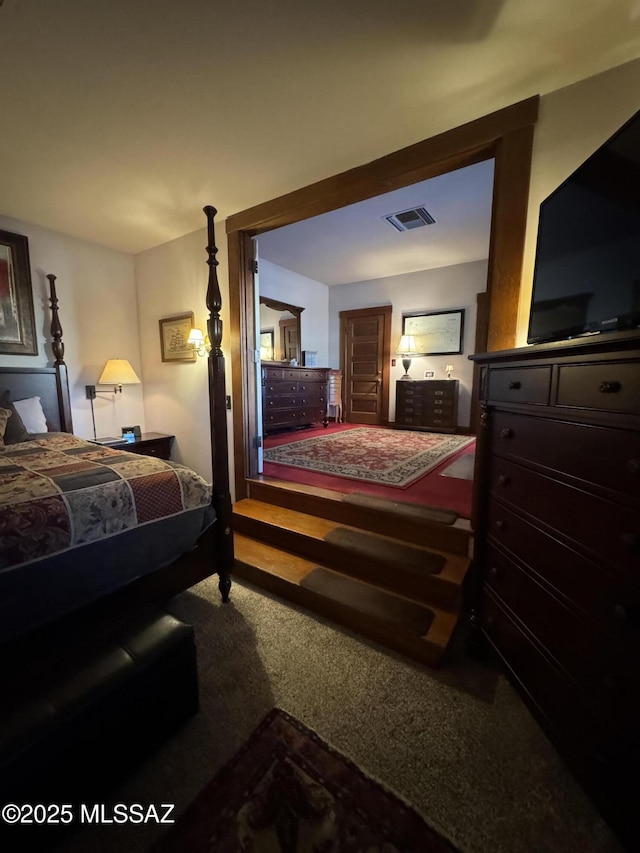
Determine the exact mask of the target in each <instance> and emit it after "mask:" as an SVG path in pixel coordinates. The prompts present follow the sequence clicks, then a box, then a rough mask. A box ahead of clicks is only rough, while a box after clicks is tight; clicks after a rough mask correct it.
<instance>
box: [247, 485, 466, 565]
mask: <svg viewBox="0 0 640 853" xmlns="http://www.w3.org/2000/svg"><path fill="white" fill-rule="evenodd" d="M248 486H249V497H251V498H253V499H255V500H260V501H263V502H264V503H271V504H274V505H276V506H282V507H285V508H287V509H295V510H298V511H299V512H304V513H307V514H308V515H315V516H318V517H321V518H328V519H330V520H331V521H339V522H340V523H341V524H348V525H350V526H351V527H360V528H362V529H363V530H372V531H377V532H380V531H384V532H385V534H386V535H387V536H392V537H393V538H395V539H403V540H404V541H405V542H413V543H414V544H415V545H424V546H426V547H431V548H437V549H438V550H440V551H446V552H447V553H449V554H460V555H461V556H463V557H467V556H469V553H470V540H471V537H472V532H471V526H470V523H469V521H468V520H467V519H458V520H457V521H453V522H449V523H447V521H446V516H445V512H447V511H443V510H438V509H434V510H432V511H431V512H427V511H426V507H420V506H418V505H417V504H408V503H403V502H402V501H392V500H386V499H383V498H370V499H369V500H368V505H367V506H363V505H361V504H360V503H358V502H357V501H358V498H357V496H354V495H349V494H344V493H343V492H336V491H335V490H332V489H322V488H317V487H315V486H306V485H303V484H300V483H287V482H285V481H284V480H276V479H272V478H264V477H263V478H262V479H260V480H249V481H248ZM363 497H364V496H363Z"/></svg>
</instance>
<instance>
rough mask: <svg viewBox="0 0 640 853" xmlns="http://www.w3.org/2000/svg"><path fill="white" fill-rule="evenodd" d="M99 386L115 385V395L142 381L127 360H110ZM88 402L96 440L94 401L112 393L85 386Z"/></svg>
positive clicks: (101, 375)
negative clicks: (124, 386)
mask: <svg viewBox="0 0 640 853" xmlns="http://www.w3.org/2000/svg"><path fill="white" fill-rule="evenodd" d="M98 385H113V393H114V394H122V386H123V385H140V379H139V378H138V374H137V373H136V372H135V370H134V369H133V367H131V365H130V364H129V362H128V361H127V359H126V358H110V359H109V361H107V363H106V364H105V366H104V370H103V371H102V373H101V374H100V379H98ZM85 390H86V394H87V400H89V401H90V402H91V421H92V423H93V437H94V439H95V438H96V418H95V413H94V411H93V401H94V400H95V398H96V394H111V391H96V386H95V385H85Z"/></svg>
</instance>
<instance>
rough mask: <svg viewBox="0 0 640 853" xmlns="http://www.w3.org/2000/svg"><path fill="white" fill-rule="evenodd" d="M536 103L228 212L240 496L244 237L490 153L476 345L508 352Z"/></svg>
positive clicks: (245, 453)
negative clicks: (481, 320) (481, 322)
mask: <svg viewBox="0 0 640 853" xmlns="http://www.w3.org/2000/svg"><path fill="white" fill-rule="evenodd" d="M539 101H540V98H539V96H538V95H536V96H534V97H532V98H527V99H526V100H524V101H519V102H518V103H516V104H513V105H512V106H510V107H505V108H504V109H502V110H498V111H497V112H494V113H490V114H489V115H486V116H483V117H482V118H479V119H476V120H475V121H471V122H468V123H467V124H463V125H461V126H460V127H456V128H454V129H452V130H448V131H445V132H444V133H440V134H438V135H437V136H432V137H431V138H430V139H426V140H423V141H422V142H417V143H416V144H415V145H410V146H409V147H408V148H402V149H400V150H399V151H395V152H394V153H392V154H388V155H386V156H385V157H381V158H380V159H378V160H373V161H372V162H370V163H367V164H365V165H363V166H358V167H356V168H354V169H350V170H348V171H346V172H342V173H340V174H338V175H334V176H333V177H330V178H326V179H324V180H321V181H318V182H317V183H315V184H310V185H309V186H306V187H303V188H302V189H299V190H294V191H293V192H290V193H288V194H287V195H283V196H280V197H279V198H276V199H272V200H271V201H267V202H265V203H263V204H259V205H257V206H255V207H251V208H248V209H247V210H244V211H242V212H240V213H236V214H234V215H233V216H230V217H229V218H228V219H227V221H226V231H227V243H228V253H229V254H228V266H229V325H230V342H229V344H230V350H231V371H232V393H233V400H234V417H233V439H234V467H235V495H236V500H240V499H241V498H243V497H246V495H247V477H248V476H249V472H250V471H256V470H257V449H256V448H255V447H253V446H252V424H253V423H254V421H255V418H256V406H255V402H254V396H255V394H256V393H257V388H256V387H255V386H256V382H255V375H253V376H252V374H255V371H252V370H250V369H249V365H250V363H251V362H252V361H253V353H254V351H255V340H256V337H255V335H256V329H255V320H254V313H253V305H254V292H253V263H252V261H253V245H252V240H251V238H252V237H255V236H257V235H259V234H262V233H264V232H265V231H270V230H272V229H274V228H280V227H283V226H285V225H292V224H293V223H294V222H300V221H301V220H303V219H309V218H310V217H312V216H318V215H319V214H321V213H328V212H329V211H331V210H337V209H338V208H341V207H346V206H347V205H350V204H355V203H356V202H359V201H364V200H365V199H368V198H373V197H374V196H377V195H382V194H384V193H387V192H390V191H391V190H395V189H399V188H401V187H406V186H410V185H411V184H415V183H418V182H420V181H425V180H427V179H428V178H433V177H436V176H438V175H442V174H445V173H446V172H451V171H453V170H455V169H460V168H462V167H463V166H470V165H472V164H474V163H479V162H481V161H483V160H488V159H491V158H493V159H494V160H495V170H494V181H493V205H492V212H491V232H490V241H489V258H488V276H487V297H486V315H485V316H486V318H487V326H486V329H478V330H477V334H476V351H477V352H480V351H493V350H499V349H510V348H512V347H513V346H514V345H515V338H516V327H517V315H518V303H519V296H520V278H521V275H522V260H523V255H524V241H525V231H526V223H527V205H528V198H529V179H530V174H531V152H532V147H533V130H534V126H535V123H536V121H537V118H538V108H539ZM477 383H478V373H477V371H476V370H475V368H474V391H473V395H472V411H471V415H472V427H473V424H474V422H475V413H476V411H477V390H476V389H477Z"/></svg>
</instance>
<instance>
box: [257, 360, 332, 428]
mask: <svg viewBox="0 0 640 853" xmlns="http://www.w3.org/2000/svg"><path fill="white" fill-rule="evenodd" d="M328 372H329V371H328V368H325V367H276V366H273V367H271V366H268V367H267V366H265V365H263V367H262V425H263V431H264V432H265V433H267V432H269V431H271V430H276V429H283V428H284V427H301V426H309V425H310V424H313V423H318V422H320V421H322V422H323V424H324V425H325V426H327V424H328V421H327V374H328Z"/></svg>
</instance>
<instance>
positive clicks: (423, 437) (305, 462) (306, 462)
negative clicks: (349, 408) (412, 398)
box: [264, 427, 474, 489]
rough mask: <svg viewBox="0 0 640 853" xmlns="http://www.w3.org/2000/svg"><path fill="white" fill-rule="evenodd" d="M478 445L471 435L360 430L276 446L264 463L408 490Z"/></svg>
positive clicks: (269, 452) (267, 455)
mask: <svg viewBox="0 0 640 853" xmlns="http://www.w3.org/2000/svg"><path fill="white" fill-rule="evenodd" d="M473 440H474V439H473V437H472V436H471V437H470V436H468V435H443V434H442V433H432V432H413V431H409V430H398V429H367V428H366V427H360V428H356V429H349V430H345V431H344V432H336V433H332V434H330V435H322V436H317V437H315V438H304V439H302V440H301V441H293V442H291V443H289V444H280V445H278V446H277V447H271V448H269V449H267V450H265V451H264V460H265V462H274V463H277V464H278V465H288V466H290V467H293V468H303V469H306V470H308V471H317V472H320V473H322V474H331V475H332V476H334V477H346V478H348V479H350V480H362V481H363V482H366V483H377V484H379V485H382V486H394V487H395V488H398V489H404V488H406V487H407V486H409V485H411V483H413V482H415V481H416V480H418V479H419V478H420V477H423V476H424V475H425V474H426V473H427V472H428V471H431V470H432V469H433V468H435V467H436V466H437V465H440V463H441V462H443V461H444V460H445V459H448V458H449V456H453V454H454V453H457V452H458V451H459V450H460V449H461V448H463V447H466V446H467V445H468V444H470V443H471V442H472V441H473Z"/></svg>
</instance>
